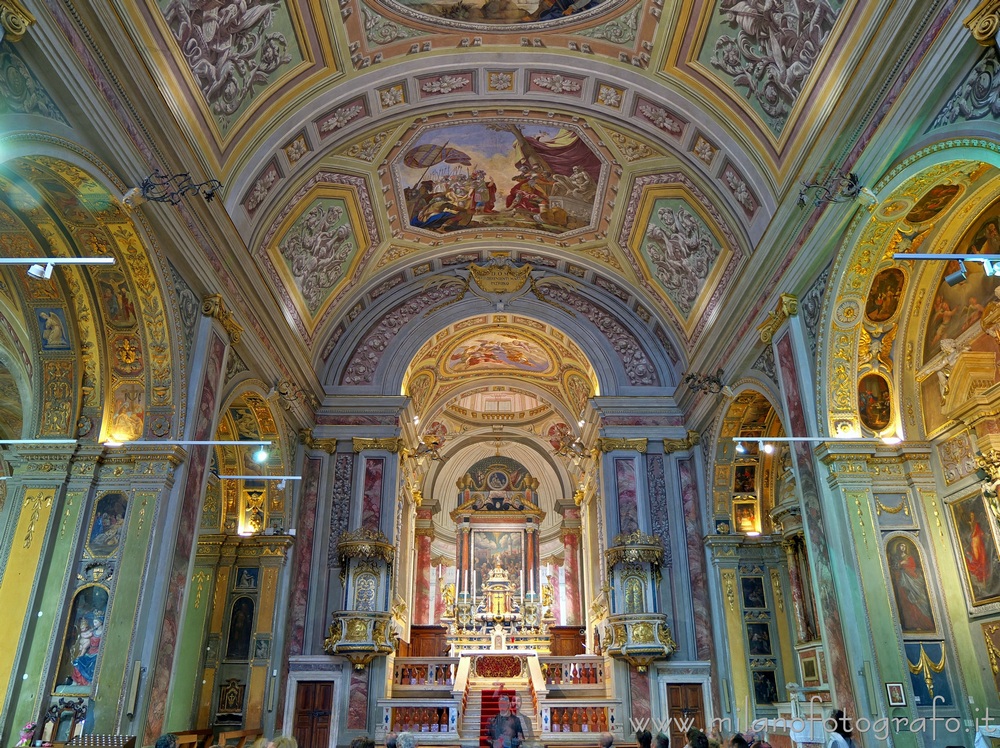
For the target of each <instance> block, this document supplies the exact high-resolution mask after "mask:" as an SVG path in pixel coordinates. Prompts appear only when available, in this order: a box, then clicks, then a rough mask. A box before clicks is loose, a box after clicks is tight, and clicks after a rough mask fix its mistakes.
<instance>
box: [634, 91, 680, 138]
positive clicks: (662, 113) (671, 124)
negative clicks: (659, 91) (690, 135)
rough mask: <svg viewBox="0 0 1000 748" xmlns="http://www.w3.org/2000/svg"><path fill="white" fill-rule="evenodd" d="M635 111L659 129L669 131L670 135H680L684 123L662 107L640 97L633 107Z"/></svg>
mask: <svg viewBox="0 0 1000 748" xmlns="http://www.w3.org/2000/svg"><path fill="white" fill-rule="evenodd" d="M635 111H636V114H638V115H639V116H641V117H642V118H643V119H645V120H647V121H648V122H651V123H653V124H654V125H656V126H657V127H658V128H660V129H661V130H665V131H666V132H669V133H670V134H671V135H680V134H681V133H682V132H684V125H685V124H686V123H685V122H684V121H683V120H681V119H680V118H679V117H677V116H676V115H674V114H672V113H671V112H668V111H667V110H666V109H664V108H663V107H659V106H656V105H655V104H651V103H650V102H648V101H644V100H642V99H640V100H639V103H638V104H637V105H636V107H635Z"/></svg>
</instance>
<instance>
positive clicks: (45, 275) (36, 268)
mask: <svg viewBox="0 0 1000 748" xmlns="http://www.w3.org/2000/svg"><path fill="white" fill-rule="evenodd" d="M53 267H55V266H54V265H53V264H52V263H51V262H46V263H45V264H44V265H38V264H36V265H32V266H31V267H30V268H28V277H29V278H34V279H35V280H48V279H49V278H51V277H52V268H53Z"/></svg>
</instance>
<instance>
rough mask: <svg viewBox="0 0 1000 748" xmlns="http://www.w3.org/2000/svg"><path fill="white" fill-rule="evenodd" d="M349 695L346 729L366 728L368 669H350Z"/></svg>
mask: <svg viewBox="0 0 1000 748" xmlns="http://www.w3.org/2000/svg"><path fill="white" fill-rule="evenodd" d="M350 688H351V696H350V698H349V700H348V703H347V729H348V730H366V729H368V670H367V669H365V670H351V685H350Z"/></svg>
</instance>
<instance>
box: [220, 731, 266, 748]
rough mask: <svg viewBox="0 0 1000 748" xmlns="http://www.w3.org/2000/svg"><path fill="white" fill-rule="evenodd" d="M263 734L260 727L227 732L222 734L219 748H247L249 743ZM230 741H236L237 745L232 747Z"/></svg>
mask: <svg viewBox="0 0 1000 748" xmlns="http://www.w3.org/2000/svg"><path fill="white" fill-rule="evenodd" d="M263 734H264V733H263V732H261V729H260V728H259V727H254V728H252V729H250V730H229V731H227V732H220V733H219V739H218V741H217V742H218V745H219V748H246V744H247V743H248V742H250V743H252V742H253V741H255V740H256V739H257V738H259V737H261V736H262V735H263ZM230 740H235V741H236V743H234V744H233V745H232V746H230V745H229V741H230Z"/></svg>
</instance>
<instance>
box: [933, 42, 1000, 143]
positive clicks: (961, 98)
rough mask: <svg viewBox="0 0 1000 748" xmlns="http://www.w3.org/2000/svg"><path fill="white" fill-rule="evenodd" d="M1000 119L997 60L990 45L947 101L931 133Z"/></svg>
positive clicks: (999, 87) (999, 76)
mask: <svg viewBox="0 0 1000 748" xmlns="http://www.w3.org/2000/svg"><path fill="white" fill-rule="evenodd" d="M998 116H1000V58H998V57H997V47H996V46H995V45H991V46H990V47H989V48H988V49H987V50H986V51H985V52H984V53H983V56H982V57H981V58H980V59H979V62H977V63H976V65H975V66H974V67H973V68H972V70H970V71H969V74H968V75H966V76H965V79H964V80H963V81H962V83H961V84H960V85H959V87H958V88H957V89H955V92H954V93H953V94H952V95H951V97H950V98H949V99H948V102H947V103H946V104H945V105H944V107H943V108H942V109H941V111H940V112H939V113H938V115H937V117H935V118H934V122H933V123H932V124H931V126H930V128H929V129H931V130H933V129H935V128H938V127H944V126H946V125H951V124H954V123H955V122H960V121H963V120H964V121H972V120H977V119H984V118H987V117H989V118H991V119H997V117H998Z"/></svg>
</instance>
